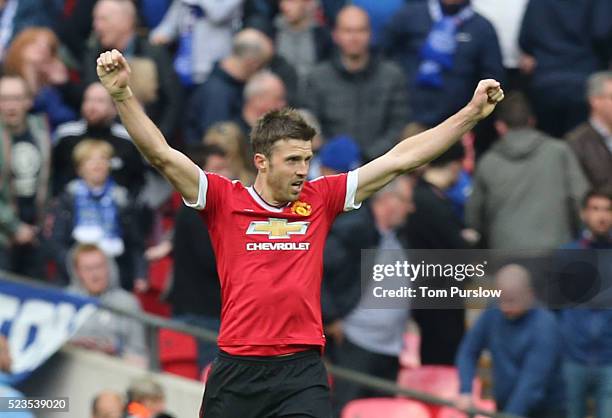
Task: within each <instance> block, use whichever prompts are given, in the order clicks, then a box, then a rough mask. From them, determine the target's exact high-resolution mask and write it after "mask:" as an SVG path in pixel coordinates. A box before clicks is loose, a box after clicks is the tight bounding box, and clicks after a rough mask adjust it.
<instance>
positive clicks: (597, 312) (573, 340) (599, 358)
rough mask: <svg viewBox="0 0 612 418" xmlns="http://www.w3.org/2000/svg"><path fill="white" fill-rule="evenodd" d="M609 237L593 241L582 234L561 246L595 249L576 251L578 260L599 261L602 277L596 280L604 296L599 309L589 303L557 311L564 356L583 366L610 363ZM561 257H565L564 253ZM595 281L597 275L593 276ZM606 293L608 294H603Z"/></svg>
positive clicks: (611, 271) (611, 258)
mask: <svg viewBox="0 0 612 418" xmlns="http://www.w3.org/2000/svg"><path fill="white" fill-rule="evenodd" d="M610 249H612V239H610V240H607V241H603V240H599V241H593V240H592V239H590V238H589V237H588V236H587V235H585V237H583V238H581V239H579V240H577V241H574V242H572V243H570V244H568V245H565V246H564V247H563V248H562V250H595V251H590V252H588V253H586V252H584V253H578V254H577V255H576V256H575V258H576V259H577V260H581V261H585V260H587V261H588V260H590V261H592V262H596V263H597V264H598V271H599V273H600V276H601V277H603V278H604V280H603V281H602V282H601V283H599V286H600V291H599V292H598V294H597V296H596V297H598V298H605V299H606V300H602V301H600V302H599V304H600V305H602V304H603V306H602V309H592V308H590V307H586V306H585V307H573V308H567V309H563V310H562V311H561V312H560V319H561V331H562V333H563V347H564V349H565V355H566V358H567V359H568V360H570V361H573V362H575V363H578V364H582V365H585V366H609V365H612V304H610V303H609V302H607V301H609V300H612V298H611V292H612V288H610V284H611V281H612V280H611V279H610V278H611V277H612V255H611V254H610V252H609V251H607V250H610ZM562 258H563V259H564V260H567V259H568V258H571V257H568V256H567V254H565V255H563V254H562ZM593 283H594V284H596V278H594V282H593ZM606 293H607V296H606Z"/></svg>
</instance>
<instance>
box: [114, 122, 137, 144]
mask: <svg viewBox="0 0 612 418" xmlns="http://www.w3.org/2000/svg"><path fill="white" fill-rule="evenodd" d="M111 134H112V135H113V136H114V137H117V138H121V139H125V140H127V141H129V142H132V138H131V137H130V134H129V133H128V131H127V129H125V126H123V125H122V124H120V123H117V122H114V123H113V124H112V125H111Z"/></svg>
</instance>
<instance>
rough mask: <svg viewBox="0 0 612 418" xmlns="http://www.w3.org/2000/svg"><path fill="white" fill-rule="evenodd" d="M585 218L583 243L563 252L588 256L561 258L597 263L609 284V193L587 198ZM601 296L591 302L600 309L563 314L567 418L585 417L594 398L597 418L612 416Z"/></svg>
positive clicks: (610, 350)
mask: <svg viewBox="0 0 612 418" xmlns="http://www.w3.org/2000/svg"><path fill="white" fill-rule="evenodd" d="M581 218H582V222H583V223H584V225H585V227H586V228H585V231H584V233H583V235H582V237H581V238H580V239H578V240H576V241H574V242H572V243H570V244H568V245H566V246H564V247H563V249H565V250H583V251H584V252H579V253H577V254H575V255H573V256H570V255H569V254H568V253H567V252H566V253H564V254H563V255H562V258H563V259H564V260H567V259H568V258H569V259H574V258H576V257H578V258H579V259H584V260H593V261H595V260H597V263H598V267H599V273H600V276H601V277H604V281H605V280H606V279H605V278H608V279H607V280H609V278H610V277H611V274H612V272H611V270H612V262H610V258H611V257H612V255H611V254H610V251H609V250H610V249H612V197H611V196H610V195H609V194H607V192H597V191H591V192H589V193H587V195H586V196H585V198H584V200H583V205H582V211H581ZM587 250H589V251H588V252H587ZM601 269H607V271H602V270H601ZM579 279H580V280H581V281H582V282H583V283H584V282H585V280H583V279H587V280H588V281H589V282H591V280H592V284H593V285H595V284H596V281H597V278H596V277H588V276H587V277H580V278H579ZM580 288H582V289H586V288H585V287H582V286H581V287H580ZM589 290H592V289H589ZM602 296H604V295H603V294H601V293H600V294H599V295H598V296H597V299H595V298H593V300H592V301H591V302H592V303H594V304H598V305H599V306H598V308H597V309H595V308H593V307H592V303H591V304H589V305H585V306H583V307H574V308H570V309H564V310H563V311H561V317H560V318H561V331H562V334H563V347H564V349H565V361H564V365H563V372H564V376H565V385H566V390H567V398H568V399H567V401H568V404H567V407H568V418H582V417H584V416H585V415H586V405H587V398H589V397H590V396H593V397H594V398H595V417H597V418H607V417H610V416H612V327H611V326H610V324H612V309H610V305H609V300H608V301H607V302H606V301H605V300H603V299H604V298H602ZM602 302H603V303H602ZM602 308H603V309H602Z"/></svg>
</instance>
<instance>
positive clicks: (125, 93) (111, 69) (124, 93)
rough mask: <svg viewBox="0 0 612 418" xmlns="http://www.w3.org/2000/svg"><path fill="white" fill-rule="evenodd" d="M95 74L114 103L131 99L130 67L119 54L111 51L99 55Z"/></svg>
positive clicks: (114, 50)
mask: <svg viewBox="0 0 612 418" xmlns="http://www.w3.org/2000/svg"><path fill="white" fill-rule="evenodd" d="M96 72H97V73H98V77H99V78H100V82H101V83H102V85H103V86H104V87H105V88H106V90H107V91H108V92H109V93H110V95H111V96H112V97H113V99H114V100H116V101H119V102H120V101H123V100H126V99H128V98H130V97H132V91H131V90H130V86H129V80H130V73H131V70H130V66H129V65H128V63H127V60H126V59H125V57H124V56H123V55H122V54H121V52H119V51H117V50H116V49H113V50H112V51H106V52H103V53H101V54H100V56H99V57H98V60H97V66H96Z"/></svg>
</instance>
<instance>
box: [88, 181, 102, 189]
mask: <svg viewBox="0 0 612 418" xmlns="http://www.w3.org/2000/svg"><path fill="white" fill-rule="evenodd" d="M85 184H86V185H87V187H89V188H90V189H101V188H102V187H104V185H105V184H106V180H104V181H102V182H99V181H91V180H85Z"/></svg>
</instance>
